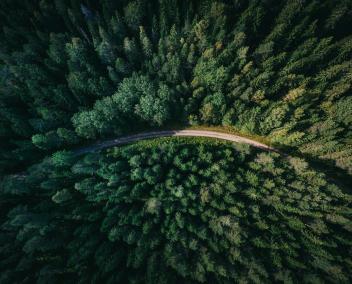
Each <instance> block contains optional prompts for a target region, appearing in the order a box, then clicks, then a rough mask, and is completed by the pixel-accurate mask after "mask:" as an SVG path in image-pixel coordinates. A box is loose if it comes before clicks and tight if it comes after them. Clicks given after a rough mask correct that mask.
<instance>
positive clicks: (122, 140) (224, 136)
mask: <svg viewBox="0 0 352 284" xmlns="http://www.w3.org/2000/svg"><path fill="white" fill-rule="evenodd" d="M171 136H184V137H209V138H216V139H221V140H226V141H231V142H236V143H244V144H248V145H251V146H253V147H256V148H260V149H263V150H267V151H273V152H278V153H280V151H278V150H277V149H275V148H272V147H270V146H268V145H265V144H263V143H260V142H257V141H255V140H252V139H248V138H245V137H242V136H238V135H235V134H228V133H222V132H216V131H206V130H164V131H153V132H143V133H139V134H135V135H128V136H121V137H119V138H116V139H112V140H107V141H103V142H99V143H96V144H93V145H90V146H87V147H83V148H79V149H77V150H76V151H74V153H75V154H76V155H80V154H85V153H88V152H94V151H97V150H102V149H105V148H110V147H113V146H118V145H123V144H128V143H132V142H136V141H140V140H145V139H152V138H158V137H171Z"/></svg>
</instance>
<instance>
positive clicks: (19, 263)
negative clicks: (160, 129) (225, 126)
mask: <svg viewBox="0 0 352 284" xmlns="http://www.w3.org/2000/svg"><path fill="white" fill-rule="evenodd" d="M3 186H4V188H5V192H4V193H3V194H2V196H1V200H6V199H7V200H8V202H11V200H13V198H16V206H15V207H14V208H12V209H11V210H10V212H9V214H8V218H7V220H6V222H5V223H4V225H3V229H4V233H3V234H2V235H1V238H0V240H1V241H0V244H1V246H0V248H1V250H0V251H2V255H1V254H0V255H1V258H0V259H1V262H0V267H1V278H0V282H5V283H15V282H17V281H18V280H22V279H24V280H25V282H26V283H32V282H36V281H38V282H39V283H92V282H93V283H197V282H205V281H206V282H207V283H234V282H243V283H245V282H246V281H249V282H254V283H266V282H267V283H272V282H273V281H284V282H285V283H324V282H338V283H348V282H349V281H351V280H352V279H351V275H352V274H351V272H352V266H351V263H352V259H351V255H352V254H351V253H352V251H351V238H350V235H351V232H352V220H351V214H352V209H351V207H350V204H351V196H350V195H346V194H344V193H343V192H342V191H341V190H340V189H339V188H338V187H337V186H336V185H334V184H331V183H328V182H327V180H326V178H325V176H324V175H323V174H320V173H318V172H316V171H314V170H311V169H309V168H308V165H307V163H306V162H304V161H303V160H301V159H297V158H288V159H282V157H280V156H279V155H278V154H273V153H265V152H261V151H257V150H256V151H254V150H250V149H249V147H248V146H246V147H241V148H237V149H236V148H235V147H234V146H233V145H231V144H222V143H220V142H218V143H214V142H213V143H210V142H209V141H204V140H196V141H194V142H192V141H190V140H189V139H185V138H183V139H178V140H176V139H169V140H166V141H157V142H155V143H152V144H151V145H148V144H147V143H139V144H136V145H132V146H125V147H121V148H115V149H114V150H113V151H110V153H108V154H103V153H100V154H99V153H90V154H87V155H86V156H85V157H83V158H78V157H73V156H72V155H70V153H69V152H60V153H58V154H56V155H54V156H53V158H52V159H48V160H46V161H44V162H43V163H41V164H39V165H37V166H34V167H32V168H31V169H30V171H29V173H28V175H27V176H12V177H11V178H10V177H9V178H7V179H6V180H5V181H4V185H3Z"/></svg>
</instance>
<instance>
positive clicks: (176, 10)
mask: <svg viewBox="0 0 352 284" xmlns="http://www.w3.org/2000/svg"><path fill="white" fill-rule="evenodd" d="M0 11H1V12H0V13H1V16H0V24H1V26H2V30H1V33H0V42H1V47H0V73H1V83H0V92H1V96H0V129H1V132H0V135H1V137H2V138H1V157H2V158H1V169H2V170H7V171H9V170H11V169H13V168H16V167H18V166H19V164H21V165H23V164H26V163H27V164H29V163H31V162H32V161H33V160H35V159H37V158H38V157H41V156H42V154H43V150H44V151H46V152H48V151H49V152H50V151H52V150H54V149H60V148H62V147H63V146H68V145H74V144H76V143H78V141H80V139H81V140H82V139H85V138H96V137H99V136H104V135H105V136H107V135H108V136H111V135H113V134H121V133H124V132H126V131H131V130H133V129H134V128H145V127H148V126H149V127H153V126H160V125H165V124H168V123H170V122H175V121H177V122H179V123H182V124H187V123H190V124H215V125H221V124H223V125H231V126H234V127H236V128H237V129H239V130H240V131H242V132H249V133H254V134H259V135H263V136H267V137H269V138H270V139H271V140H272V141H273V142H275V143H277V144H280V145H287V146H289V147H290V148H292V149H295V151H299V152H301V153H304V154H305V155H310V156H313V157H316V158H320V159H324V160H330V161H333V163H334V164H336V166H338V167H340V168H343V169H346V170H348V171H349V172H350V173H351V171H352V159H351V156H352V148H351V147H352V146H351V125H352V123H351V122H352V120H351V119H352V99H351V96H350V94H351V83H350V81H351V70H352V69H351V68H352V67H351V66H352V64H351V56H352V38H351V26H352V17H351V16H352V15H351V11H352V2H351V1H349V0H334V1H333V0H328V1H318V0H314V1H303V0H292V1H273V0H266V1H259V0H251V1H246V0H236V1H213V0H205V1H177V0H159V1H156V0H155V1H147V0H133V1H113V0H102V1H99V2H97V1H90V0H86V1H79V0H57V1H49V0H41V1H22V0H3V1H1V4H0Z"/></svg>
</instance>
